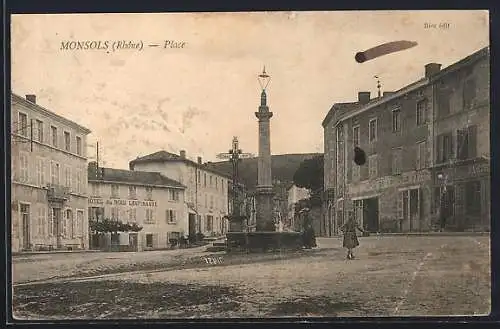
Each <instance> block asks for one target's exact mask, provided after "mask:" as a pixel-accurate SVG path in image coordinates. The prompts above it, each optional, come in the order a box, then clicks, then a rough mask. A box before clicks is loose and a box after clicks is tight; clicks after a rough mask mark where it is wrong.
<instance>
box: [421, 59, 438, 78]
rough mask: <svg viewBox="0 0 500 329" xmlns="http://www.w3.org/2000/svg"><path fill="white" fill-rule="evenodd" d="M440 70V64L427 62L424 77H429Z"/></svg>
mask: <svg viewBox="0 0 500 329" xmlns="http://www.w3.org/2000/svg"><path fill="white" fill-rule="evenodd" d="M439 71H441V64H438V63H429V64H427V65H425V77H426V78H430V77H431V76H433V75H435V74H437V73H439Z"/></svg>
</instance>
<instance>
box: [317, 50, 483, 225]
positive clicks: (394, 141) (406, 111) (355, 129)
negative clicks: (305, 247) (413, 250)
mask: <svg viewBox="0 0 500 329" xmlns="http://www.w3.org/2000/svg"><path fill="white" fill-rule="evenodd" d="M488 57H489V56H488V50H487V49H483V50H481V51H479V52H476V53H474V54H473V55H471V56H469V57H467V58H466V59H464V60H462V61H460V62H458V63H455V64H453V65H450V66H449V67H447V68H445V69H443V70H441V65H440V64H436V63H430V64H427V65H426V66H425V75H424V77H423V78H422V79H420V80H418V81H416V82H414V83H412V84H410V85H407V86H405V87H403V88H401V89H400V90H398V91H395V92H389V93H384V94H383V95H381V96H379V97H376V98H374V99H371V98H370V93H369V92H360V93H359V95H358V101H357V102H352V103H338V104H334V105H333V107H332V109H331V110H330V111H329V113H328V114H327V116H326V118H325V120H324V121H323V127H324V139H325V143H324V145H325V196H327V197H326V198H325V202H324V207H325V210H326V212H325V213H326V217H327V221H330V222H332V223H333V227H334V233H339V231H338V228H339V227H340V226H341V225H342V224H343V222H344V221H345V220H346V218H347V217H348V216H354V217H355V218H357V220H358V221H359V223H360V224H362V225H363V226H364V228H365V229H366V230H367V231H371V232H390V231H393V232H413V231H429V230H432V229H434V227H435V224H436V223H435V221H436V217H437V215H436V209H437V208H438V207H436V202H435V200H436V199H439V197H440V191H442V190H443V186H442V185H443V182H437V179H436V177H437V176H438V174H441V175H440V177H443V176H446V177H448V180H447V181H446V184H447V185H455V184H457V183H458V182H455V183H453V180H454V179H458V177H457V176H454V175H453V174H452V173H450V172H449V171H450V170H451V171H452V172H453V173H456V172H457V171H459V170H458V169H457V168H459V167H460V168H462V170H466V169H463V168H467V165H466V164H465V163H467V161H469V162H470V161H473V160H471V159H468V160H467V161H465V160H464V161H461V160H460V159H457V158H456V157H455V156H454V154H455V153H456V152H455V151H453V150H456V149H457V145H458V144H459V145H460V146H463V145H464V143H465V144H466V145H468V146H467V147H468V149H470V150H471V151H470V152H469V154H471V155H470V156H471V157H472V156H476V155H478V154H479V153H478V152H480V151H484V152H483V153H488V150H489V147H488V146H487V145H489V142H488V138H489V136H488V134H487V132H488V131H489V117H488V113H489V98H488V95H489V80H488V79H489V78H488V75H487V72H488V70H489V66H488ZM471 76H472V77H475V78H476V80H478V81H476V80H474V78H473V80H474V81H476V82H475V83H474V82H468V81H470V80H469V79H470V78H471ZM452 81H453V82H452ZM463 86H466V89H464V88H463ZM467 88H469V89H467ZM471 89H474V91H470V90H471ZM444 95H446V97H444ZM471 95H472V96H471ZM468 98H473V99H475V100H476V101H470V100H467V101H465V100H464V99H468ZM466 103H467V104H469V103H471V104H474V105H468V107H464V104H466ZM440 107H441V108H442V109H441V110H440V109H439V108H440ZM451 108H453V109H452V110H451ZM443 111H444V113H445V114H443V115H442V116H441V115H440V114H439V112H443ZM453 113H459V114H457V115H453ZM475 126H477V127H480V130H477V129H478V128H477V127H476V128H474V127H475ZM463 129H465V130H467V133H465V130H463ZM458 130H460V133H459V134H458V135H459V137H458V141H459V143H458V144H457V143H456V141H457V136H458V135H457V133H456V131H458ZM476 130H477V131H481V136H480V138H481V142H480V143H479V142H478V139H475V137H474V136H476V135H475V134H476V133H475V131H476ZM462 131H464V132H463V133H462ZM450 132H451V135H450V134H449V133H450ZM446 134H447V135H446ZM444 135H446V136H444ZM443 136H444V137H443ZM462 136H472V137H462ZM454 141H455V142H454ZM464 141H465V142H464ZM483 142H484V143H485V144H484V145H485V146H484V147H483V146H482V145H481V146H480V147H479V148H480V149H478V146H479V145H480V144H483ZM356 146H358V147H360V148H361V149H363V150H364V151H365V153H366V156H367V163H366V164H365V165H363V166H357V165H356V164H354V161H353V156H354V147H356ZM443 149H444V151H443ZM472 150H475V151H472ZM443 154H446V155H443ZM462 157H465V155H462ZM443 160H446V161H445V162H446V164H447V166H446V168H447V169H446V170H447V172H446V173H445V174H446V175H444V173H443V169H441V168H442V167H441V166H439V165H438V166H436V165H437V164H439V163H440V162H441V163H443ZM474 161H476V160H474ZM477 161H479V162H480V159H477ZM477 161H476V162H474V163H477ZM487 162H488V161H487V160H484V161H483V163H484V164H483V166H484V168H488V167H489V164H487ZM468 168H478V165H477V164H472V162H471V164H469V165H468ZM446 170H445V171H446ZM469 170H470V169H469ZM488 172H489V169H484V171H483V174H482V175H483V178H482V183H481V184H479V185H481V186H482V187H481V188H482V189H483V190H482V191H483V193H482V195H481V198H482V200H483V201H481V202H479V204H481V207H482V208H481V209H482V210H481V211H480V213H482V214H486V212H487V210H489V208H488V207H487V206H486V203H487V200H489V195H488V194H489V193H487V190H488V187H487V183H485V182H486V180H487V178H486V177H489V176H488V175H489V174H488ZM478 175H481V174H478ZM478 177H479V176H478ZM474 184H475V185H474ZM459 185H460V186H462V187H463V188H462V189H465V185H466V184H465V185H464V184H462V183H460V184H459ZM468 186H469V189H472V186H474V187H475V188H476V189H477V190H479V187H478V184H477V183H470V184H469V185H468ZM447 190H448V192H447V193H454V192H453V188H450V189H447ZM450 191H451V192H450ZM468 193H469V194H468V195H469V199H471V198H472V195H473V193H472V192H470V191H469V192H468ZM465 194H467V193H465V192H464V193H460V194H457V195H456V197H458V198H454V199H453V198H452V199H453V200H454V201H453V208H454V209H455V214H456V215H458V214H459V213H460V212H462V213H463V209H462V208H461V207H462V206H461V204H462V203H464V202H465V201H464V200H465V199H464V198H465ZM474 195H475V196H474V198H476V199H473V200H474V201H470V202H472V203H473V204H478V202H477V200H478V198H479V197H478V194H474ZM471 200H472V199H471ZM476 211H477V210H476ZM454 221H455V220H452V222H454ZM462 221H465V220H462ZM462 226H463V225H462Z"/></svg>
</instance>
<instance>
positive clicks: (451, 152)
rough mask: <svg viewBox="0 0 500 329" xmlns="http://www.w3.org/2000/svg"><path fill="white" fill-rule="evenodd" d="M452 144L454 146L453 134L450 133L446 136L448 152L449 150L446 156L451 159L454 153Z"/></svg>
mask: <svg viewBox="0 0 500 329" xmlns="http://www.w3.org/2000/svg"><path fill="white" fill-rule="evenodd" d="M453 144H454V143H453V134H452V133H451V132H450V133H449V134H448V150H449V153H448V155H449V158H453V155H454V153H455V152H454V150H455V149H454V147H455V146H454V145H453Z"/></svg>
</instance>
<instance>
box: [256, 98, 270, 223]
mask: <svg viewBox="0 0 500 329" xmlns="http://www.w3.org/2000/svg"><path fill="white" fill-rule="evenodd" d="M255 116H256V117H257V118H258V119H259V158H258V167H257V191H256V192H257V195H256V201H257V205H256V208H257V209H256V221H257V223H256V230H257V231H261V232H262V231H274V230H275V228H274V224H273V218H272V216H273V184H272V176H271V128H270V119H271V117H272V116H273V112H270V111H269V107H268V106H267V96H266V91H265V90H262V94H261V97H260V106H259V111H258V112H255Z"/></svg>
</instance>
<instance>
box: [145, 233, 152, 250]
mask: <svg viewBox="0 0 500 329" xmlns="http://www.w3.org/2000/svg"><path fill="white" fill-rule="evenodd" d="M146 247H147V248H153V234H146Z"/></svg>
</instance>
